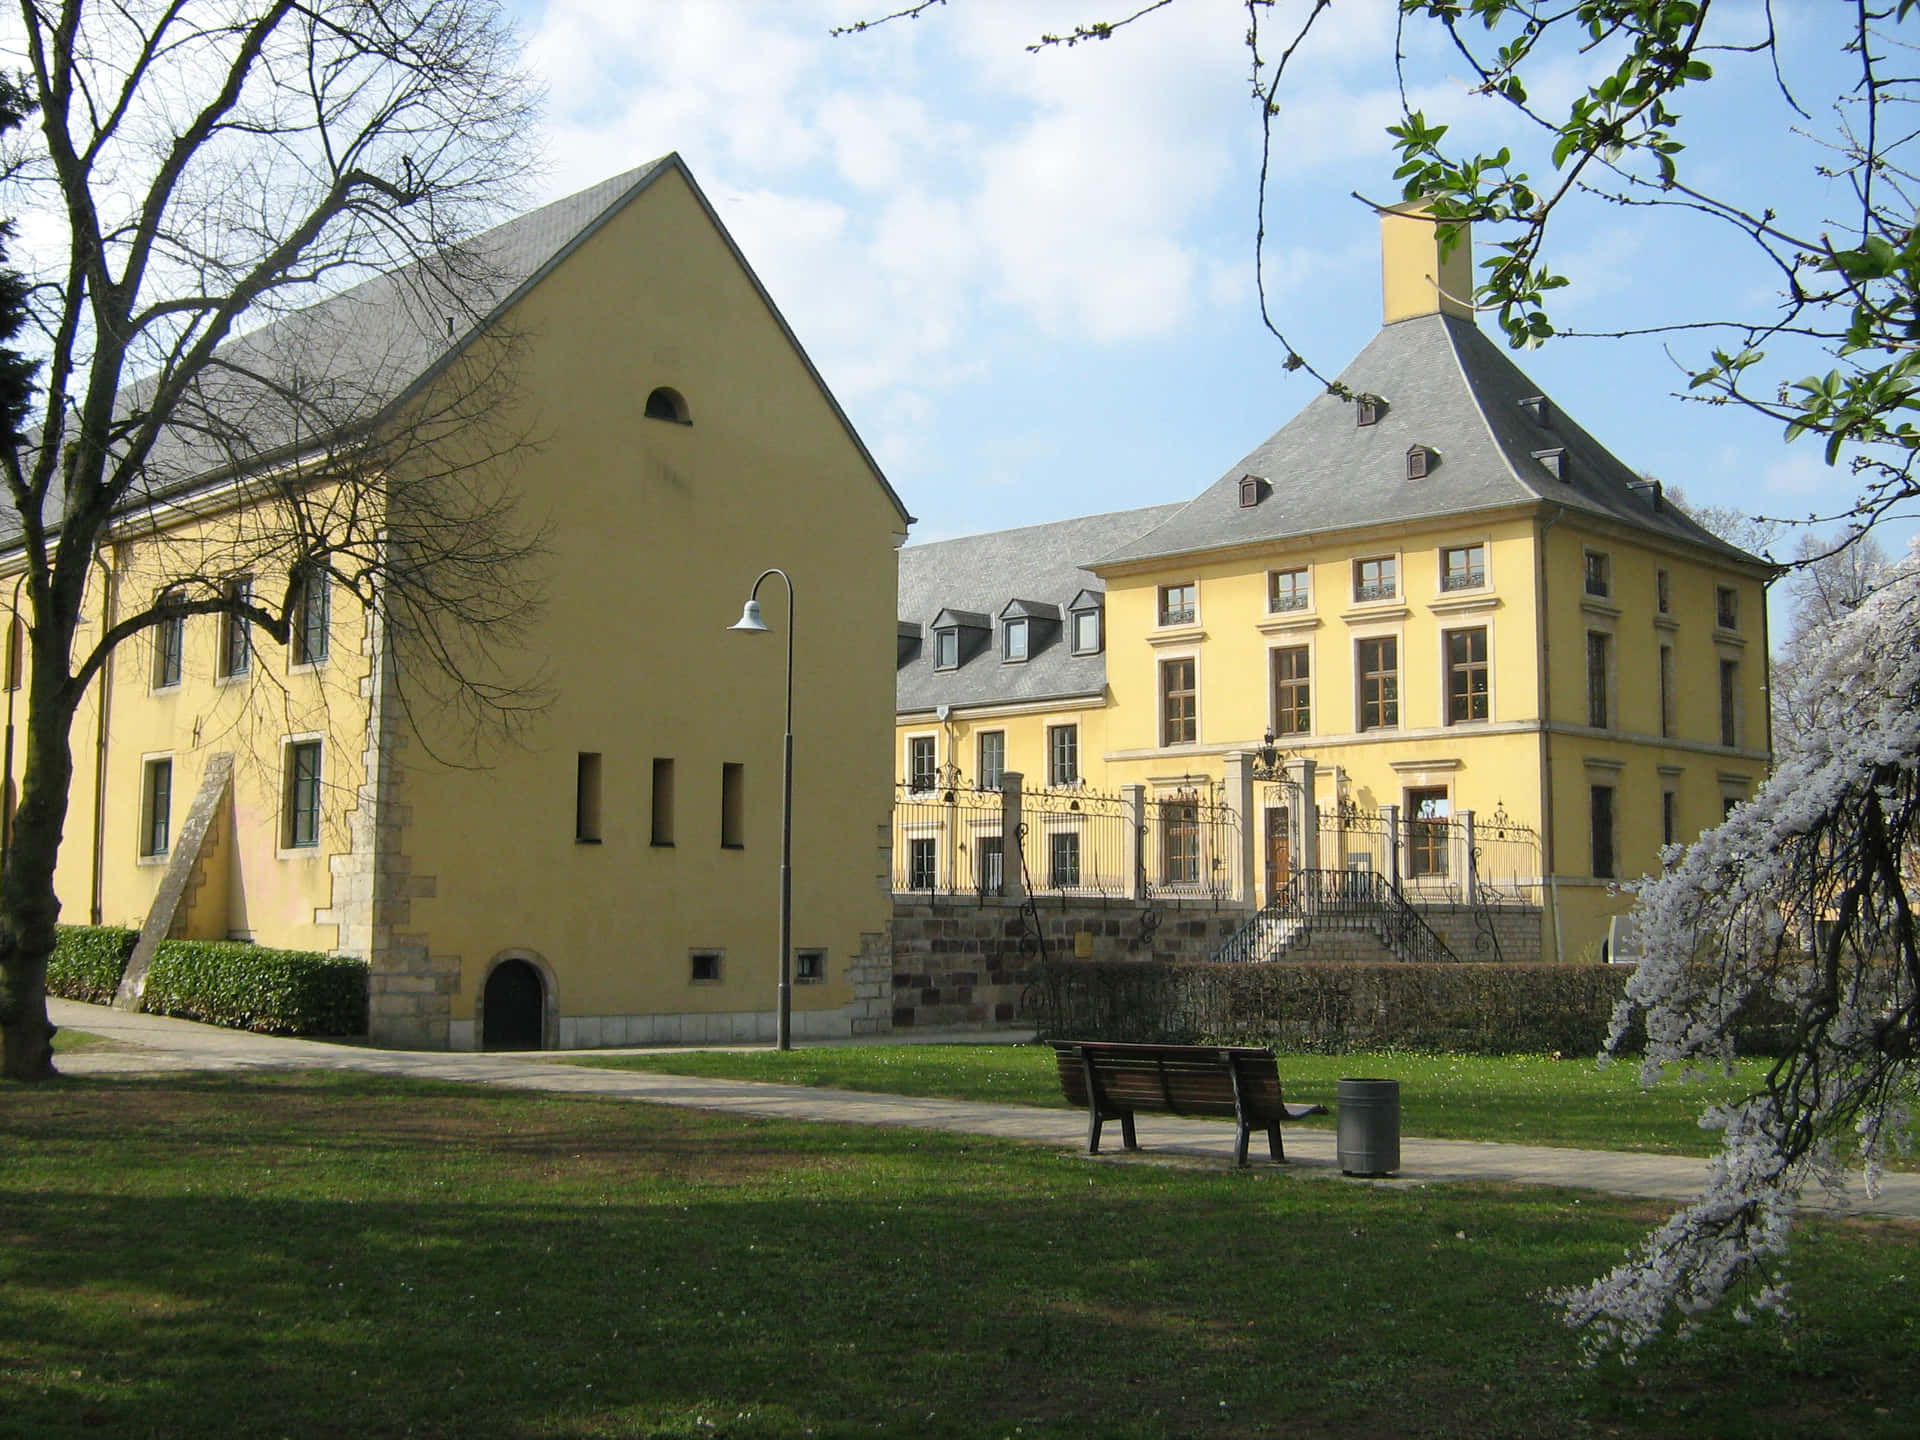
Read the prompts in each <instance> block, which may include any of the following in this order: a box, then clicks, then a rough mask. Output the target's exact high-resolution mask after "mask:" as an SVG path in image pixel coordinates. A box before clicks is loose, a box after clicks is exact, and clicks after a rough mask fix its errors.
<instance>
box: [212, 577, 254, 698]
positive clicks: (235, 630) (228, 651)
mask: <svg viewBox="0 0 1920 1440" xmlns="http://www.w3.org/2000/svg"><path fill="white" fill-rule="evenodd" d="M221 590H222V593H223V595H224V598H225V599H226V601H227V603H228V604H230V605H245V604H246V603H247V602H248V601H250V600H251V599H252V598H253V577H252V576H251V575H234V576H230V577H229V578H228V579H227V581H226V583H225V584H224V585H222V586H221ZM252 668H253V627H252V626H251V625H250V624H249V623H248V622H247V620H246V618H245V617H244V616H240V615H231V614H223V615H222V616H221V617H220V663H219V666H218V667H217V673H218V675H219V678H220V679H222V680H231V679H233V678H234V677H235V676H237V675H244V674H246V673H247V672H248V671H249V670H251V669H252Z"/></svg>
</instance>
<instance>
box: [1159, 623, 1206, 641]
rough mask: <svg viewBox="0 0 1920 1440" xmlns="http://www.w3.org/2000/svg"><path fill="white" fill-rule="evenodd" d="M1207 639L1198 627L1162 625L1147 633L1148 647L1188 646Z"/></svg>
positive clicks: (1195, 625) (1203, 631)
mask: <svg viewBox="0 0 1920 1440" xmlns="http://www.w3.org/2000/svg"><path fill="white" fill-rule="evenodd" d="M1206 638H1207V632H1206V631H1205V630H1203V629H1201V628H1200V626H1199V625H1197V624H1194V625H1162V626H1160V627H1158V628H1157V629H1154V630H1150V631H1148V632H1147V643H1148V644H1149V645H1189V644H1197V643H1198V642H1200V641H1202V640H1204V639H1206Z"/></svg>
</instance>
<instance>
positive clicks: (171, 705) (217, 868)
mask: <svg viewBox="0 0 1920 1440" xmlns="http://www.w3.org/2000/svg"><path fill="white" fill-rule="evenodd" d="M257 534H258V531H257V527H255V526H254V525H252V524H251V523H249V522H248V521H247V520H246V519H245V518H244V517H243V516H241V515H240V514H238V513H237V512H233V511H227V512H221V513H214V514H212V515H210V516H206V517H201V518H182V519H179V520H177V521H176V522H175V523H173V524H171V525H170V526H168V527H167V528H166V529H165V530H163V531H162V532H161V533H159V534H158V535H149V536H146V537H144V538H142V539H139V540H129V541H123V542H120V543H117V544H113V545H111V546H109V547H108V548H107V550H106V551H105V552H104V554H103V557H102V563H99V564H96V566H95V568H94V572H93V576H92V580H91V583H90V584H89V586H88V590H87V595H86V599H85V601H84V604H83V608H82V613H83V615H84V616H85V617H86V618H85V621H84V623H83V624H82V626H81V628H80V631H79V635H78V638H77V639H76V642H75V651H76V659H77V658H78V657H79V656H80V655H81V654H83V653H84V651H85V650H86V649H87V648H89V647H91V646H92V645H93V644H94V643H96V642H97V641H98V639H99V636H100V634H101V628H102V611H103V608H104V607H105V606H106V605H107V604H108V603H111V606H112V613H113V615H114V617H115V618H124V617H125V616H126V615H128V614H131V613H133V612H134V611H135V610H137V609H141V608H144V607H145V606H146V605H147V604H148V603H149V602H150V600H151V598H152V596H153V595H154V593H155V592H156V590H157V589H158V588H159V587H160V586H161V585H162V584H163V583H164V582H165V581H167V580H169V579H173V578H176V577H178V576H180V575H183V574H187V575H191V574H204V575H214V576H219V575H222V574H227V573H240V572H242V571H244V572H246V573H251V574H252V575H253V576H254V583H255V586H256V588H257V589H260V590H263V591H264V590H266V589H268V588H270V587H279V586H282V585H284V583H285V576H284V574H283V573H282V574H275V573H273V572H271V571H270V570H268V569H267V568H266V567H264V566H260V565H256V564H252V563H249V561H248V557H249V555H250V553H251V550H252V545H253V542H254V541H255V540H256V539H257ZM109 591H111V601H110V602H109V599H108V596H109ZM329 620H330V635H329V644H328V657H327V659H326V661H324V662H323V663H321V664H318V665H310V666H294V665H292V664H291V653H290V652H289V651H287V650H285V649H283V648H281V647H280V646H279V645H278V644H276V643H275V642H274V641H273V640H272V638H271V637H269V636H267V635H265V634H262V633H260V632H258V631H255V632H254V633H253V647H252V648H253V653H252V658H251V662H250V664H249V667H248V669H247V671H246V672H245V673H244V674H242V675H238V676H233V677H222V676H220V675H218V674H217V665H218V657H219V648H218V647H219V644H220V633H221V625H220V621H219V619H218V618H216V617H213V616H204V615H202V616H190V617H188V618H187V619H186V621H185V627H186V628H185V635H184V645H183V648H182V663H181V680H180V683H179V684H178V685H177V686H171V687H166V688H156V687H155V685H154V683H153V682H154V679H155V674H154V667H153V656H154V635H153V633H152V632H148V633H146V634H144V635H140V636H137V637H135V638H134V639H132V640H130V641H128V642H126V643H124V644H122V645H121V646H120V647H119V648H118V650H117V651H116V652H115V654H114V657H113V659H112V660H111V662H110V668H109V669H108V670H107V671H106V672H105V678H104V683H103V682H101V681H96V683H95V684H94V685H92V686H91V687H89V691H88V694H87V697H86V699H85V700H84V701H83V702H82V704H81V707H80V710H79V712H78V715H77V717H76V720H75V723H74V727H73V732H72V747H73V762H74V778H73V786H72V790H71V793H70V799H69V809H68V815H67V824H66V828H65V832H64V837H63V840H62V845H61V852H60V863H59V867H58V870H57V872H56V875H55V884H56V888H57V890H58V893H59V896H60V900H61V918H62V920H63V921H65V922H66V923H69V924H85V923H88V921H89V919H90V918H91V911H92V906H93V894H94V874H95V866H96V848H95V843H94V842H95V823H94V817H95V805H96V783H95V782H96V774H97V773H99V772H98V768H97V764H96V760H97V756H98V754H99V747H100V738H101V732H100V715H101V706H100V700H101V695H102V692H103V689H104V690H105V691H106V692H107V697H108V704H107V709H106V731H105V739H106V765H105V770H104V778H105V784H104V804H103V805H101V807H100V814H101V825H100V836H101V843H100V845H99V847H98V851H97V857H98V858H97V864H98V870H99V897H100V909H99V918H100V920H101V922H102V923H105V924H109V925H126V926H131V927H134V928H138V927H139V926H140V925H141V924H142V923H143V922H144V921H145V918H146V914H147V911H148V909H149V907H150V906H151V904H152V901H153V897H154V893H155V891H156V890H157V889H158V888H159V884H160V880H161V878H162V876H163V875H164V874H165V871H166V865H167V856H143V855H142V854H141V853H140V850H141V844H142V824H143V815H142V811H143V808H144V807H143V801H144V789H143V786H144V780H145V775H144V771H145V766H146V762H147V761H148V760H150V759H155V758H159V757H163V756H165V757H171V759H172V763H173V787H172V788H173V795H172V804H171V807H170V809H171V815H170V822H171V823H170V827H169V828H170V832H171V837H172V839H173V841H174V842H176V843H177V841H178V839H179V835H180V830H181V827H182V825H183V823H184V822H185V820H186V817H187V812H188V809H189V808H190V807H191V806H192V804H193V801H194V798H195V796H196V795H197V794H198V792H199V788H200V784H201V780H202V778H203V776H204V775H205V773H206V770H207V765H208V761H209V759H210V757H212V756H213V755H215V754H218V753H221V752H229V753H231V754H232V755H233V756H234V778H233V790H232V794H231V795H230V796H229V798H228V800H227V802H226V804H225V805H224V806H222V807H221V810H220V812H219V818H218V822H217V824H216V827H215V830H214V833H213V834H212V835H211V836H210V838H209V844H208V847H207V850H206V852H205V854H204V856H203V861H202V865H201V870H200V873H199V874H198V875H197V876H196V881H195V884H194V887H193V889H192V891H191V892H190V895H189V899H188V903H187V905H186V906H185V907H184V914H183V915H182V917H181V918H180V920H179V921H178V922H177V924H176V929H178V930H179V931H180V932H181V933H185V934H187V935H189V936H191V937H192V938H196V939H227V938H229V937H233V938H252V939H254V940H257V941H259V942H260V943H262V944H267V945H273V946H280V947H286V948H291V949H321V950H325V949H330V948H332V947H333V946H334V945H335V943H336V939H337V930H336V927H335V926H333V925H330V924H321V923H318V922H316V919H315V912H316V911H318V910H321V909H324V908H325V907H326V906H327V905H328V904H329V903H330V896H331V889H332V880H331V875H330V872H329V860H330V858H331V856H333V855H334V854H337V853H339V852H340V851H342V850H344V849H345V848H346V844H347V839H346V828H347V827H346V820H347V815H348V813H349V811H350V810H351V808H352V806H353V803H354V800H353V797H354V794H355V791H356V789H357V787H358V786H359V784H360V778H361V777H360V768H359V767H360V757H361V753H362V750H363V747H364V740H363V738H362V737H363V736H364V733H365V727H366V705H365V701H364V700H363V698H362V697H361V683H360V682H361V680H362V679H363V678H364V677H365V675H366V673H367V661H366V659H365V657H364V656H363V655H362V653H361V651H362V644H361V638H362V632H363V631H364V629H365V622H364V618H363V616H362V614H361V612H360V610H359V607H358V606H357V605H356V604H355V603H354V602H353V601H352V600H351V598H350V597H348V596H346V595H345V594H344V593H342V592H340V591H338V590H336V591H335V592H334V594H333V603H332V608H331V611H330V617H329ZM25 694H26V692H25V691H24V690H20V691H13V692H8V694H7V696H6V699H7V701H8V702H9V710H8V723H9V725H10V727H11V729H12V732H13V742H14V743H13V752H12V753H13V769H12V776H11V778H12V779H13V782H14V784H15V786H16V793H17V786H18V784H19V777H20V775H21V774H22V772H23V771H24V767H25V762H26V755H25V738H26V714H25ZM294 736H299V737H303V738H316V739H319V740H321V742H322V744H323V747H324V748H323V757H324V765H323V777H322V778H323V790H322V822H321V836H320V843H319V844H318V845H317V846H314V847H311V848H307V847H301V848H299V849H292V848H288V847H286V846H283V845H282V844H281V843H280V840H281V836H282V833H283V831H282V825H283V805H284V776H283V774H282V771H281V762H282V754H281V747H282V744H283V742H284V741H285V740H287V739H288V738H290V737H294Z"/></svg>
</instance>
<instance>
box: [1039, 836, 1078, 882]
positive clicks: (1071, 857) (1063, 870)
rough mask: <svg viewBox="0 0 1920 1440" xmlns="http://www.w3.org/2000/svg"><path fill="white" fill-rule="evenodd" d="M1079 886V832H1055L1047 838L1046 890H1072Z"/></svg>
mask: <svg viewBox="0 0 1920 1440" xmlns="http://www.w3.org/2000/svg"><path fill="white" fill-rule="evenodd" d="M1079 884H1080V832H1079V831H1077V830H1056V831H1054V832H1053V834H1051V835H1049V836H1047V888H1048V889H1049V890H1072V889H1075V888H1076V887H1078V885H1079Z"/></svg>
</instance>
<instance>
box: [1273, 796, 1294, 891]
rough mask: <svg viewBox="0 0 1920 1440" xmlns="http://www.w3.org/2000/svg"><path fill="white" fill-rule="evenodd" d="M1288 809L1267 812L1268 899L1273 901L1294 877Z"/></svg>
mask: <svg viewBox="0 0 1920 1440" xmlns="http://www.w3.org/2000/svg"><path fill="white" fill-rule="evenodd" d="M1288 830H1289V826H1288V824H1287V807H1286V806H1284V805H1278V806H1273V807H1270V808H1269V809H1268V810H1267V899H1268V900H1272V899H1273V897H1274V896H1276V895H1278V894H1279V893H1280V892H1281V890H1283V889H1284V888H1285V887H1286V883H1287V881H1288V880H1289V879H1291V878H1292V876H1293V845H1292V841H1291V839H1290V837H1289V835H1288Z"/></svg>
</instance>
